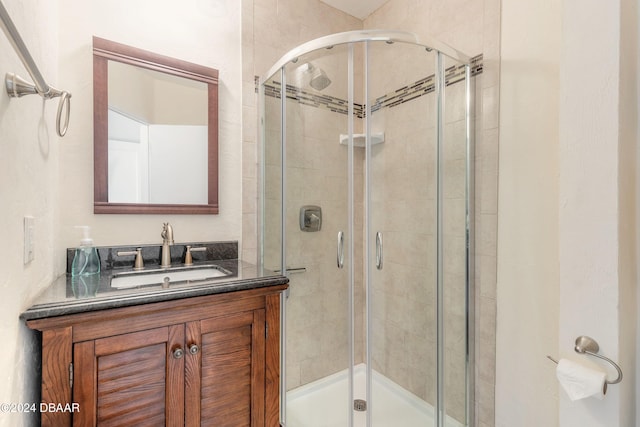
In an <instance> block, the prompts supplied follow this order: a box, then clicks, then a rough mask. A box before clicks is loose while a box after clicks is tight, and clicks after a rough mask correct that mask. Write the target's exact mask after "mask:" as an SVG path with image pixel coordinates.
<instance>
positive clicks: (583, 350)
mask: <svg viewBox="0 0 640 427" xmlns="http://www.w3.org/2000/svg"><path fill="white" fill-rule="evenodd" d="M573 349H574V350H575V351H576V353H580V354H588V355H590V356H595V357H597V358H599V359H602V360H604V361H606V362H609V363H610V364H611V365H613V367H614V368H616V371H618V378H616V379H615V380H605V383H607V384H618V383H619V382H620V381H622V369H620V366H618V364H617V363H616V362H614V361H613V360H611V359H609V358H608V357H605V356H602V355H601V354H598V351H600V346H599V345H598V343H597V342H596V340H594V339H593V338H590V337H588V336H586V335H581V336H579V337H578V338H576V345H575V347H574V348H573ZM547 358H548V359H549V360H551V361H552V362H553V363H555V364H558V361H557V360H556V359H554V358H553V357H551V356H547Z"/></svg>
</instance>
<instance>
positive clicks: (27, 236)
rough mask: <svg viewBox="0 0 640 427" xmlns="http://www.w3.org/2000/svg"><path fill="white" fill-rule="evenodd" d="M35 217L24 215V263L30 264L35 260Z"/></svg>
mask: <svg viewBox="0 0 640 427" xmlns="http://www.w3.org/2000/svg"><path fill="white" fill-rule="evenodd" d="M33 224H34V219H33V217H32V216H25V217H24V263H25V264H29V263H30V262H31V261H33V258H34V250H33V240H34V235H33V233H34V232H33V229H34V226H33Z"/></svg>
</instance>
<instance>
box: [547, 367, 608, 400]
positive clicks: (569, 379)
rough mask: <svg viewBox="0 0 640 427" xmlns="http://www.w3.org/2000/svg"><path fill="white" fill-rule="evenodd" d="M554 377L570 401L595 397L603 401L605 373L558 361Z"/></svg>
mask: <svg viewBox="0 0 640 427" xmlns="http://www.w3.org/2000/svg"><path fill="white" fill-rule="evenodd" d="M556 377H558V381H560V384H561V385H562V388H564V391H566V392H567V394H568V395H569V399H571V401H575V400H579V399H585V398H587V397H595V398H596V399H600V400H602V399H604V393H605V390H606V389H605V381H606V373H604V372H602V371H598V370H596V369H591V368H587V367H586V366H583V365H580V364H579V363H576V362H573V361H571V360H567V359H560V361H559V362H558V367H557V369H556Z"/></svg>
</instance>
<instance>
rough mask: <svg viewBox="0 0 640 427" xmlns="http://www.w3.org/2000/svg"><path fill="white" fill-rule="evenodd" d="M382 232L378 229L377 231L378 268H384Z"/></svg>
mask: <svg viewBox="0 0 640 427" xmlns="http://www.w3.org/2000/svg"><path fill="white" fill-rule="evenodd" d="M382 258H383V254H382V233H381V232H380V231H378V232H377V233H376V268H377V269H378V270H382Z"/></svg>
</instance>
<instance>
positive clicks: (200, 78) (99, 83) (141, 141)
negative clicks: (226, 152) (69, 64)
mask: <svg viewBox="0 0 640 427" xmlns="http://www.w3.org/2000/svg"><path fill="white" fill-rule="evenodd" d="M93 115H94V123H93V128H94V141H93V143H94V146H93V147H94V150H93V154H94V190H93V194H94V204H93V206H94V209H93V211H94V213H97V214H114V213H115V214H118V213H123V214H217V213H218V212H219V204H218V183H219V180H218V178H219V177H218V70H216V69H214V68H210V67H206V66H203V65H199V64H194V63H191V62H187V61H183V60H180V59H176V58H171V57H168V56H164V55H160V54H157V53H153V52H149V51H146V50H142V49H138V48H135V47H132V46H127V45H123V44H120V43H116V42H113V41H110V40H105V39H101V38H99V37H93Z"/></svg>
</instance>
